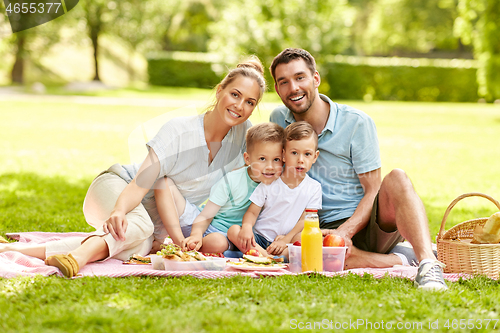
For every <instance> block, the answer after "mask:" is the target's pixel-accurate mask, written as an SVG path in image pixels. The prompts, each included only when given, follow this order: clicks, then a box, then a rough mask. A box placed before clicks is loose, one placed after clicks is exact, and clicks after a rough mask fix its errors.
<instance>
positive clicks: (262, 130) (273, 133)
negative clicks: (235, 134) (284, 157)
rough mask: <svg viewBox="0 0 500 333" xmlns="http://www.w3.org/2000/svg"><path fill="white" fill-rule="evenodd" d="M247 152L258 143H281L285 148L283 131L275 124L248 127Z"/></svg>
mask: <svg viewBox="0 0 500 333" xmlns="http://www.w3.org/2000/svg"><path fill="white" fill-rule="evenodd" d="M246 140H247V152H250V151H251V150H252V149H253V147H254V146H255V144H257V143H259V142H270V143H281V144H282V145H283V146H285V130H284V129H283V127H281V126H280V125H278V124H275V123H261V124H257V125H254V126H252V127H250V128H249V129H248V131H247V136H246Z"/></svg>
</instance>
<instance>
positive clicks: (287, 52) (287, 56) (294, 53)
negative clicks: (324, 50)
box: [269, 48, 316, 83]
mask: <svg viewBox="0 0 500 333" xmlns="http://www.w3.org/2000/svg"><path fill="white" fill-rule="evenodd" d="M297 59H303V60H304V61H305V62H306V65H307V67H308V68H309V70H310V71H311V74H312V75H314V73H315V72H316V61H315V60H314V58H313V56H312V55H311V54H310V53H309V52H307V51H306V50H303V49H295V48H288V49H284V50H283V51H281V53H280V54H278V55H277V56H276V57H274V60H273V63H272V64H271V67H270V68H269V70H270V71H271V75H272V76H273V79H274V83H276V67H278V65H280V64H288V63H289V62H290V61H292V60H297Z"/></svg>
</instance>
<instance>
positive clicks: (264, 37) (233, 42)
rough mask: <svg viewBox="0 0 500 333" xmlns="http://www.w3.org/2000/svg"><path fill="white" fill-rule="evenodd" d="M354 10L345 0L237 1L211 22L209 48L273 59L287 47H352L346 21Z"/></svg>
mask: <svg viewBox="0 0 500 333" xmlns="http://www.w3.org/2000/svg"><path fill="white" fill-rule="evenodd" d="M353 14H354V12H353V11H352V9H351V8H350V7H349V6H348V5H347V2H346V1H339V0H247V1H245V2H244V4H243V3H242V2H241V1H231V2H228V3H226V5H225V7H224V9H223V11H222V12H221V17H220V19H219V20H218V21H217V22H215V23H213V24H211V25H210V26H209V32H210V35H211V36H212V38H211V40H210V42H209V50H211V51H213V52H217V53H222V54H224V55H226V56H228V57H233V58H234V56H235V55H237V56H239V55H242V54H249V53H252V54H256V55H258V56H259V57H260V58H261V59H262V60H263V61H264V62H270V61H271V60H272V59H273V57H274V56H275V55H276V54H278V53H279V52H280V51H282V50H283V49H284V48H286V47H301V48H304V49H307V50H309V51H310V52H312V53H314V54H315V55H317V56H318V58H319V57H320V56H321V55H326V54H335V53H339V52H342V51H344V50H345V49H346V48H347V47H348V46H349V40H348V37H349V28H348V27H346V24H345V21H348V20H351V18H352V17H353Z"/></svg>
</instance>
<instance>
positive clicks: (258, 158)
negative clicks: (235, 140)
mask: <svg viewBox="0 0 500 333" xmlns="http://www.w3.org/2000/svg"><path fill="white" fill-rule="evenodd" d="M284 141H285V132H284V129H283V128H282V127H281V126H279V125H276V124H274V123H263V124H258V125H255V126H252V127H251V128H249V129H248V132H247V134H246V144H247V151H246V152H245V153H244V154H243V157H244V159H245V163H246V164H247V165H248V166H247V167H244V168H240V169H237V170H234V171H231V172H229V173H228V174H227V175H226V176H225V177H224V178H222V179H221V180H219V181H218V182H217V183H216V184H215V185H214V187H213V188H212V190H211V191H210V196H209V198H208V202H207V204H206V205H205V207H204V208H203V210H202V211H201V213H199V215H198V216H196V218H195V219H194V222H193V225H192V228H191V235H190V236H189V237H187V238H186V239H184V240H182V242H181V244H182V245H181V247H182V248H183V249H187V250H200V251H201V252H205V253H219V252H224V251H226V250H233V249H235V248H234V246H232V244H231V243H230V242H229V240H228V239H227V231H228V229H229V227H231V226H232V225H241V220H242V218H243V215H244V214H245V212H246V210H247V208H248V206H249V205H250V200H249V198H250V195H251V194H252V192H253V190H254V189H255V188H256V187H257V185H258V184H259V183H261V182H262V183H265V184H270V183H271V182H273V181H274V180H276V179H277V178H278V177H279V176H280V174H281V172H282V168H283V162H282V152H283V144H284ZM170 189H171V191H172V196H173V197H174V202H176V203H177V202H178V201H179V200H178V199H179V196H180V194H178V195H177V193H176V187H175V186H170ZM161 191H165V192H166V193H159V192H158V191H157V192H155V195H156V196H157V201H158V202H161V201H162V199H161V195H162V194H168V192H170V191H166V190H161ZM158 194H160V195H159V196H158ZM180 197H181V199H182V196H180ZM158 198H160V199H158ZM176 198H177V200H176ZM184 201H185V200H184ZM176 206H178V205H176ZM161 207H163V205H162V204H161V203H160V204H158V208H159V209H162V208H161ZM167 229H171V228H167ZM182 229H183V231H184V232H185V227H183V228H182ZM169 232H170V231H169Z"/></svg>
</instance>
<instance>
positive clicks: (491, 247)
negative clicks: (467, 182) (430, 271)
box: [436, 193, 500, 278]
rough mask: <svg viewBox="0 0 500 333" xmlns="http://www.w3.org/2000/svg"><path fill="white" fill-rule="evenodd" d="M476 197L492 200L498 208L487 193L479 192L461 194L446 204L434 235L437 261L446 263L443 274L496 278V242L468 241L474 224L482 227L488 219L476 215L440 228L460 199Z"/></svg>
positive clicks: (499, 262) (499, 268)
mask: <svg viewBox="0 0 500 333" xmlns="http://www.w3.org/2000/svg"><path fill="white" fill-rule="evenodd" d="M472 196H479V197H483V198H486V199H488V200H490V201H491V202H493V203H494V204H495V205H496V206H497V208H498V209H499V210H500V203H498V201H497V200H495V199H493V198H492V197H490V196H489V195H486V194H482V193H466V194H462V195H461V196H459V197H458V198H456V199H455V200H453V202H452V203H451V204H450V205H449V206H448V209H446V212H445V213H444V217H443V221H442V222H441V229H440V230H439V234H438V235H437V239H436V241H437V253H438V260H439V261H441V262H442V263H444V264H445V265H446V268H445V269H444V272H445V273H468V274H480V275H487V276H489V277H491V278H498V274H499V273H500V244H471V243H470V241H472V235H473V233H474V229H475V228H476V226H478V225H480V226H484V224H485V223H486V221H487V220H488V218H487V217H486V218H478V219H473V220H469V221H465V222H462V223H459V224H457V225H456V226H454V227H452V228H451V229H450V230H448V231H446V232H445V230H444V227H445V224H446V219H447V218H448V215H449V214H450V211H451V209H452V208H453V207H454V206H455V205H456V203H457V202H459V201H460V200H462V199H464V198H467V197H472Z"/></svg>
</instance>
